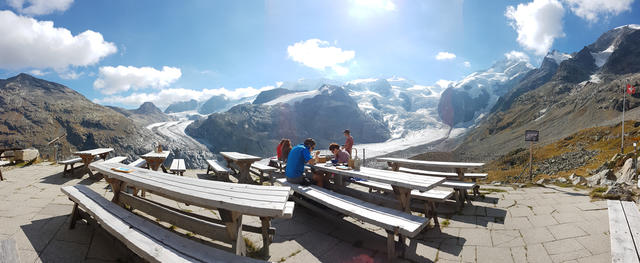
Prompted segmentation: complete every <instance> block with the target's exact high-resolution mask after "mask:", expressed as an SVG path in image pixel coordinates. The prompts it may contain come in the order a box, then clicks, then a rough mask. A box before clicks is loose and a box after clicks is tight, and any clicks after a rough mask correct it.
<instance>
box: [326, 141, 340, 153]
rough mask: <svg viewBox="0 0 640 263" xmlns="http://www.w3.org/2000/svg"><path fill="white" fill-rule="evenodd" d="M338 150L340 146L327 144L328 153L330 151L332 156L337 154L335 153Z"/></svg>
mask: <svg viewBox="0 0 640 263" xmlns="http://www.w3.org/2000/svg"><path fill="white" fill-rule="evenodd" d="M339 150H340V145H338V144H337V143H335V142H334V143H332V144H329V151H331V153H333V154H337V152H338V151H339Z"/></svg>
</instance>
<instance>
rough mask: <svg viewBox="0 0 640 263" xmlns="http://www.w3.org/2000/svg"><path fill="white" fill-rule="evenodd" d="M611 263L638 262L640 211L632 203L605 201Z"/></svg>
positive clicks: (639, 253) (639, 256)
mask: <svg viewBox="0 0 640 263" xmlns="http://www.w3.org/2000/svg"><path fill="white" fill-rule="evenodd" d="M607 206H608V208H609V233H610V234H609V235H610V236H611V262H640V211H638V207H637V206H636V204H635V203H634V202H626V201H618V200H607Z"/></svg>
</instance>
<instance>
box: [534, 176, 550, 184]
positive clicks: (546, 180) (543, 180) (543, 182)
mask: <svg viewBox="0 0 640 263" xmlns="http://www.w3.org/2000/svg"><path fill="white" fill-rule="evenodd" d="M547 183H549V179H547V178H542V179H540V180H538V181H536V184H540V185H542V184H547Z"/></svg>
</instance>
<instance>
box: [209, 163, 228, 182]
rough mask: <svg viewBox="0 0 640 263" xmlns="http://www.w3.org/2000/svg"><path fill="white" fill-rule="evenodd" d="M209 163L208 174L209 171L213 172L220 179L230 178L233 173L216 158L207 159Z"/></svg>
mask: <svg viewBox="0 0 640 263" xmlns="http://www.w3.org/2000/svg"><path fill="white" fill-rule="evenodd" d="M207 164H208V165H209V166H208V167H207V174H209V172H213V173H214V174H215V175H216V177H218V178H219V179H226V180H228V179H229V173H231V171H229V169H227V168H225V167H224V166H222V165H220V164H219V163H218V162H216V161H215V160H207Z"/></svg>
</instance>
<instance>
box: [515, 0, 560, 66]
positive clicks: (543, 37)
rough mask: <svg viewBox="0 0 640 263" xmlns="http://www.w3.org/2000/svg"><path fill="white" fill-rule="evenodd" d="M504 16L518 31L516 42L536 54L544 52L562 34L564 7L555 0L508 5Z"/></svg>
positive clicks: (538, 0)
mask: <svg viewBox="0 0 640 263" xmlns="http://www.w3.org/2000/svg"><path fill="white" fill-rule="evenodd" d="M505 16H506V17H507V18H508V19H509V20H510V25H511V26H512V27H513V28H514V29H515V30H516V31H517V32H518V39H517V40H518V43H519V44H520V45H521V46H522V47H524V48H525V49H528V50H532V51H534V52H535V53H536V54H537V55H544V54H546V53H547V51H548V50H549V49H550V48H551V46H552V45H553V41H554V40H555V39H556V38H559V37H563V36H564V32H563V30H562V17H563V16H564V7H562V4H560V2H558V1H557V0H534V1H533V2H530V3H527V4H518V6H517V7H513V6H508V7H507V10H506V12H505Z"/></svg>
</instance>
